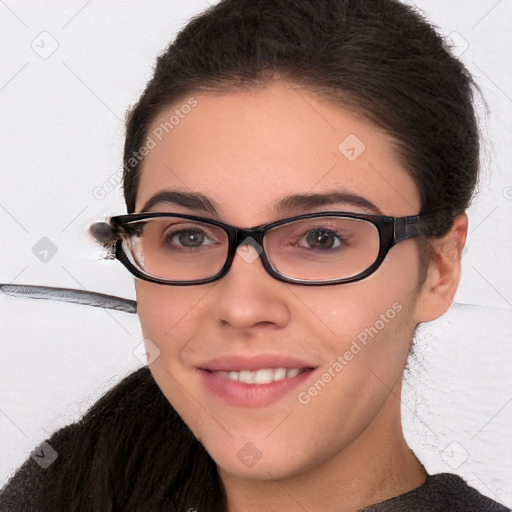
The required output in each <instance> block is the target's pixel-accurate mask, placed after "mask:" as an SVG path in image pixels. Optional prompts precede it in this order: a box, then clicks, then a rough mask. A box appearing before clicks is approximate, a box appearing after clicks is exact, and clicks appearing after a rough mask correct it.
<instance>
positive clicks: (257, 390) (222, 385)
mask: <svg viewBox="0 0 512 512" xmlns="http://www.w3.org/2000/svg"><path fill="white" fill-rule="evenodd" d="M198 371H199V374H200V376H201V379H202V381H203V384H204V385H205V387H206V389H207V390H208V391H210V392H211V393H213V394H214V395H216V396H217V397H220V398H221V399H222V400H223V401H224V402H225V403H226V404H227V405H232V406H235V407H250V408H254V407H264V406H266V405H270V404H272V403H273V402H276V401H277V400H279V399H280V398H282V397H283V396H285V395H286V394H288V393H290V392H291V391H292V390H293V389H295V388H297V387H299V386H300V385H301V384H302V383H303V382H304V381H305V380H306V379H308V378H309V377H310V376H311V374H312V373H313V372H314V370H306V371H305V372H303V373H300V374H299V375H296V376H295V377H290V378H286V379H282V380H278V381H276V382H269V383H268V384H246V383H245V382H239V381H237V380H232V379H228V378H226V377H224V376H222V375H220V374H219V373H216V372H209V371H206V370H202V369H199V368H198Z"/></svg>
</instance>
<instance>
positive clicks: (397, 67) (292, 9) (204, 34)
mask: <svg viewBox="0 0 512 512" xmlns="http://www.w3.org/2000/svg"><path fill="white" fill-rule="evenodd" d="M275 77H279V78H281V79H285V80H287V81H289V82H290V83H291V84H294V85H295V86H297V87H302V88H304V89H305V90H308V91H310V92H312V93H314V94H318V95H320V96H321V97H323V98H325V99H327V100H329V101H331V102H332V103H333V104H334V105H340V106H342V107H344V108H348V109H350V110H352V111H354V112H357V113H358V114H360V115H361V116H364V117H365V118H366V119H368V120H370V121H371V122H373V123H375V124H376V125H377V126H379V127H381V128H382V129H383V130H385V132H386V133H387V134H389V135H390V136H391V137H392V139H393V140H394V141H395V145H396V150H397V154H398V155H399V157H400V158H401V161H402V164H403V166H404V167H405V169H406V170H407V171H408V172H409V173H410V175H411V176H412V178H413V179H414V181H415V183H416V184H417V187H418V189H419V191H420V194H421V204H422V206H421V213H425V212H430V211H439V212H441V214H440V215H439V216H437V217H435V221H434V222H433V224H432V226H431V231H430V233H429V234H430V235H435V236H439V235H441V234H443V233H445V232H446V230H447V229H448V228H449V227H450V225H451V223H452V221H453V218H454V217H455V215H457V214H458V213H461V212H463V211H464V210H465V209H466V208H467V207H468V206H469V204H470V200H471V197H472V194H473V191H474V188H475V184H476V181H477V175H478V168H479V132H478V128H477V122H476V116H475V112H474V108H473V93H474V91H475V90H478V89H477V88H476V86H475V84H474V83H473V81H472V79H471V77H470V75H469V73H468V72H467V70H466V69H465V67H464V66H463V65H462V63H461V62H459V61H458V60H457V59H456V58H454V57H453V56H452V55H451V54H450V52H449V51H448V50H447V49H446V47H445V46H444V44H443V39H442V38H441V37H440V36H439V35H438V33H437V32H436V30H435V28H434V27H433V26H432V25H431V24H430V23H429V22H427V21H426V20H425V19H424V18H423V17H422V16H421V15H420V14H419V13H418V12H417V11H415V10H414V9H412V8H411V7H408V6H406V5H404V4H401V3H400V2H398V1H396V0H222V1H221V2H219V3H218V4H217V5H214V6H212V7H210V8H209V9H207V10H206V11H205V12H204V13H202V14H200V15H199V16H197V17H195V18H193V19H192V20H191V21H190V22H189V23H188V24H187V25H186V27H185V28H184V29H183V30H182V31H181V32H180V33H179V34H178V36H177V38H176V40H175V41H174V42H173V43H172V44H171V45H170V46H169V48H168V49H167V50H166V51H165V52H164V53H163V54H162V55H161V56H160V57H159V58H158V61H157V65H156V69H155V72H154V76H153V77H152V79H151V80H150V82H149V83H148V85H147V87H146V90H145V91H144V93H143V94H142V96H141V98H140V100H139V101H138V103H137V104H136V105H135V107H134V108H133V109H132V110H131V112H130V113H129V116H128V119H127V127H126V144H125V149H124V177H123V180H124V181H123V189H124V196H125V200H126V206H127V210H128V212H129V213H131V212H133V211H134V208H135V198H136V194H137V185H138V181H139V175H140V170H141V163H142V162H143V159H140V158H138V156H139V155H140V149H141V148H142V147H143V146H144V145H145V143H146V140H147V137H148V131H149V129H150V125H151V124H152V123H153V121H154V120H155V118H156V116H157V115H159V114H160V113H161V112H162V111H163V110H164V109H166V108H167V107H171V106H174V105H176V104H178V103H179V102H180V101H185V100H186V99H187V98H188V97H190V96H192V95H194V94H198V93H200V92H213V93H226V92H229V91H234V90H237V89H240V88H253V87H264V86H265V85H266V84H268V82H269V80H272V79H273V78H275ZM48 442H49V444H50V445H51V446H52V447H54V449H55V450H57V452H58V453H59V458H58V459H57V460H56V461H55V462H54V463H53V464H52V465H51V466H50V467H49V468H48V469H46V470H42V469H41V468H39V467H38V466H37V464H36V463H35V462H34V461H33V460H31V459H30V458H29V459H28V460H27V462H26V463H25V464H24V465H23V466H22V467H21V468H20V469H19V470H18V472H17V473H16V474H15V476H14V477H13V479H12V480H11V481H10V482H9V483H8V485H7V486H6V488H5V489H4V491H3V492H2V493H1V494H0V505H2V507H4V508H2V510H4V509H9V510H11V511H18V510H37V511H39V512H40V511H46V510H48V511H50V510H51V511H52V512H54V511H56V510H59V511H78V510H80V511H87V510H102V511H103V512H112V511H114V510H123V511H127V512H129V511H136V510H137V511H140V510H144V511H163V510H166V511H168V510H182V511H186V510H189V509H195V510H197V511H200V512H203V511H214V510H223V509H224V507H225V504H224V495H223V490H222V486H221V484H220V482H219V478H218V474H217V471H216V465H215V463H214V461H213V460H212V459H211V458H210V456H209V455H208V453H207V452H206V450H205V449H204V447H203V446H202V445H201V444H200V443H199V442H198V441H197V440H196V439H195V438H194V436H193V434H192V433H191V432H190V430H189V429H188V427H187V426H186V425H185V424H184V423H183V421H182V420H181V418H180V417H179V415H178V414H177V413H176V412H175V411H174V409H173V408H172V406H171V405H170V404H169V403H168V401H167V400H166V399H165V397H164V396H163V394H162V392H161V391H160V389H159V388H158V386H157V385H156V383H155V382H154V381H153V379H152V376H151V374H150V372H149V370H148V369H147V368H142V369H141V370H139V371H137V372H135V373H133V374H132V375H130V376H129V377H127V378H126V379H124V380H123V381H122V382H121V383H120V384H118V385H117V386H116V387H115V388H114V389H112V390H111V391H110V392H109V393H107V394H106V395H105V396H104V397H103V398H101V399H100V400H99V401H98V402H97V403H96V404H94V405H93V406H92V408H91V409H90V411H89V412H88V413H87V414H86V416H85V417H84V418H83V419H82V420H81V421H80V422H78V423H77V424H74V425H70V426H68V427H66V428H65V429H61V430H60V431H58V432H57V433H55V434H54V435H53V437H51V438H50V439H49V440H48Z"/></svg>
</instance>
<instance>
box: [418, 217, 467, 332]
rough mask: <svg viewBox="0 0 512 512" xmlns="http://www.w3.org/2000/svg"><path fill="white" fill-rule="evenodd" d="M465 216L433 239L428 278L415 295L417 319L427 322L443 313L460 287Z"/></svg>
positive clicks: (464, 239)
mask: <svg viewBox="0 0 512 512" xmlns="http://www.w3.org/2000/svg"><path fill="white" fill-rule="evenodd" d="M467 232H468V217H467V215H466V214H465V213H461V214H459V215H457V217H455V219H454V220H453V224H452V226H451V228H450V230H449V231H448V233H446V234H445V235H443V236H442V237H440V238H437V239H436V240H435V241H434V242H433V248H434V254H433V256H432V258H431V260H430V262H429V264H428V269H427V277H426V279H425V282H424V283H423V285H422V287H421V290H420V292H419V293H418V296H417V298H416V305H415V317H416V322H417V323H421V322H430V321H432V320H435V319H436V318H439V317H440V316H442V315H443V314H444V313H445V312H446V311H447V310H448V308H449V307H450V306H451V304H452V302H453V297H454V296H455V292H456V291H457V287H458V286H459V281H460V274H461V257H462V249H463V248H464V244H465V243H466V236H467Z"/></svg>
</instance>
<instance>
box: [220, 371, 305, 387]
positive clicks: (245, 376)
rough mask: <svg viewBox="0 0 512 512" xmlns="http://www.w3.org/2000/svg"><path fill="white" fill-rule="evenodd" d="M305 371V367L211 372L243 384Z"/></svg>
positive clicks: (284, 377)
mask: <svg viewBox="0 0 512 512" xmlns="http://www.w3.org/2000/svg"><path fill="white" fill-rule="evenodd" d="M306 371H308V369H307V368H264V369H262V370H257V371H250V370H241V371H229V372H228V371H217V372H212V373H217V374H218V375H219V376H221V377H224V378H226V379H230V380H235V381H238V382H243V383H244V384H269V383H270V382H278V381H281V380H284V379H290V378H293V377H296V376H297V375H300V374H301V373H303V372H306Z"/></svg>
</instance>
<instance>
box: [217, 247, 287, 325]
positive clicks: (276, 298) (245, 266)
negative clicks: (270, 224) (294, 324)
mask: <svg viewBox="0 0 512 512" xmlns="http://www.w3.org/2000/svg"><path fill="white" fill-rule="evenodd" d="M260 253H261V248H259V246H257V244H255V245H253V244H251V243H244V244H243V245H239V246H238V248H237V252H236V254H235V257H234V260H233V263H232V265H231V268H230V269H229V272H228V273H227V274H226V275H225V276H224V277H223V278H221V279H220V280H219V281H218V285H217V286H216V287H215V289H216V294H217V295H216V297H215V315H216V317H217V321H218V322H219V323H221V324H222V325H224V326H231V327H232V328H233V329H236V330H240V331H242V330H249V329H254V328H262V327H263V326H265V327H266V328H278V327H284V326H285V325H286V324H287V323H288V322H289V321H290V308H289V304H288V299H289V297H290V293H289V291H288V290H287V289H286V287H287V286H288V285H287V284H286V283H282V282H280V281H278V280H276V279H274V278H273V277H271V276H270V275H269V274H267V272H266V271H265V269H264V268H263V265H262V263H261V259H260V258H259V255H260Z"/></svg>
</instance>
